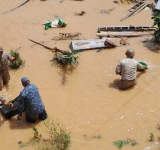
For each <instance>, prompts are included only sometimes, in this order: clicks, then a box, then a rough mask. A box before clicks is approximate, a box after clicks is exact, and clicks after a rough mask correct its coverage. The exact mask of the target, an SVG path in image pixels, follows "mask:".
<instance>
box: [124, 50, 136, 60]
mask: <svg viewBox="0 0 160 150" xmlns="http://www.w3.org/2000/svg"><path fill="white" fill-rule="evenodd" d="M134 55H135V51H134V50H133V49H127V51H126V56H127V58H133V57H134Z"/></svg>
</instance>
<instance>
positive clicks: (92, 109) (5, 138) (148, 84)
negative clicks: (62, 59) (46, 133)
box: [0, 0, 160, 150]
mask: <svg viewBox="0 0 160 150" xmlns="http://www.w3.org/2000/svg"><path fill="white" fill-rule="evenodd" d="M14 1H15V2H14ZM0 3H1V5H0V11H1V13H3V12H5V11H7V10H9V9H12V8H14V7H16V6H17V5H19V4H20V3H22V1H20V0H5V1H2V0H0ZM129 7H130V5H127V4H124V5H121V4H115V3H113V0H85V1H82V2H79V1H72V0H64V2H62V3H60V1H59V0H48V1H45V2H43V1H39V0H33V1H30V2H29V3H27V4H26V5H24V6H23V7H20V8H19V9H17V10H15V11H12V12H9V13H6V14H4V15H0V24H1V26H0V35H1V36H0V45H3V47H4V50H5V51H7V52H9V51H10V50H11V49H16V48H19V47H21V48H20V49H19V50H18V52H19V53H20V54H21V57H22V58H23V59H24V60H25V66H24V67H22V68H20V69H18V70H16V71H13V70H11V71H10V74H11V80H10V83H9V88H4V89H3V91H2V92H1V93H2V94H3V95H4V97H5V98H6V99H8V100H12V99H14V98H15V97H16V96H18V95H19V93H20V91H21V90H22V89H23V87H22V85H21V82H20V79H21V77H23V76H27V77H29V78H30V80H31V82H32V83H34V84H36V85H37V86H38V88H39V90H40V94H41V96H42V99H43V101H44V104H45V106H46V110H47V112H48V115H49V117H51V118H52V117H53V118H58V120H59V121H60V122H62V123H63V124H64V125H65V126H66V127H67V128H68V129H69V130H70V131H71V139H72V143H71V150H117V149H118V148H117V147H116V146H115V145H114V144H113V142H114V141H117V140H125V139H127V138H131V139H135V140H136V141H137V142H138V145H136V146H135V147H131V146H130V145H127V146H124V147H123V149H124V150H132V149H135V150H148V149H153V150H158V149H159V147H160V145H159V141H158V139H157V137H158V136H160V131H158V130H157V128H156V126H157V124H159V123H160V107H159V106H160V98H159V95H160V94H159V88H160V76H159V75H160V54H159V52H158V51H153V50H151V44H150V42H142V41H145V40H147V39H149V40H150V39H151V38H152V37H151V36H145V37H141V38H133V39H129V40H128V42H129V43H130V45H129V46H122V47H118V48H113V49H104V50H102V51H100V52H97V50H88V51H84V52H82V53H79V54H78V56H79V65H78V67H77V68H75V69H74V70H73V71H69V70H67V71H66V70H63V69H62V68H60V67H57V66H56V65H54V64H53V63H52V61H51V60H52V58H53V54H52V53H51V52H50V51H48V50H47V49H44V48H43V47H41V46H38V45H34V44H33V43H32V42H30V41H29V40H28V38H31V39H33V40H36V41H39V42H42V41H44V42H45V43H46V44H47V45H48V46H50V47H55V46H57V47H58V48H60V49H64V50H69V47H68V45H69V44H70V42H71V41H70V40H67V41H53V40H52V39H53V37H54V36H57V35H58V34H59V33H60V32H67V33H68V32H69V33H73V32H80V33H82V37H81V38H83V39H94V38H98V37H96V32H97V29H98V27H99V26H109V25H110V26H111V25H112V26H117V25H152V24H153V20H151V15H152V12H151V10H143V11H142V12H140V13H139V14H137V15H135V16H133V17H130V18H128V19H126V20H125V21H123V22H120V19H121V18H122V17H124V16H125V15H126V11H127V9H128V8H129ZM111 8H114V10H113V11H112V12H110V14H102V13H100V12H101V10H108V9H111ZM81 11H85V12H86V14H85V15H84V16H75V15H74V13H75V12H81ZM56 16H59V17H61V18H63V19H64V20H65V21H66V22H67V24H68V25H67V27H66V28H63V29H56V28H54V29H49V30H44V26H43V25H42V23H44V21H45V20H54V19H55V17H56ZM33 45H34V46H33ZM128 48H133V49H134V50H135V51H136V55H135V59H136V60H141V61H144V62H146V63H147V64H148V67H149V69H148V70H147V71H146V72H145V73H137V74H138V79H137V85H136V86H135V87H134V88H132V89H130V90H127V91H120V90H118V88H117V81H118V80H120V76H117V75H115V67H116V65H117V62H118V60H121V59H123V58H125V51H126V49H128ZM31 126H32V125H31V124H27V123H26V122H25V118H24V117H23V119H22V121H20V122H19V121H17V120H16V117H14V118H12V119H11V120H4V119H2V125H1V127H0V146H1V150H18V149H20V148H19V147H18V144H17V143H18V141H24V142H27V141H28V140H29V138H30V137H32V130H31ZM42 126H43V122H40V123H39V124H37V125H36V127H37V128H38V129H39V131H40V132H41V128H42ZM150 132H151V133H153V134H154V136H155V141H154V142H149V136H150ZM95 136H98V137H99V138H94V137H95ZM23 149H26V150H31V149H34V148H32V147H26V148H23Z"/></svg>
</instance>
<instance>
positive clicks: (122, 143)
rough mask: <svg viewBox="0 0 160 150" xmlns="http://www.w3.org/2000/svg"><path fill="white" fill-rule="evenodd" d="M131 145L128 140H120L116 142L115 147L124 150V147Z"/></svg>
mask: <svg viewBox="0 0 160 150" xmlns="http://www.w3.org/2000/svg"><path fill="white" fill-rule="evenodd" d="M127 144H129V141H128V140H118V141H115V142H114V145H116V146H117V147H118V148H122V147H123V146H124V145H127Z"/></svg>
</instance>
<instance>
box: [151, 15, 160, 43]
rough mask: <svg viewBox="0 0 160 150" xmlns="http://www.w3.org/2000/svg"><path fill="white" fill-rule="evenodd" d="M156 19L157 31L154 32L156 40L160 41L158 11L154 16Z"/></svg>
mask: <svg viewBox="0 0 160 150" xmlns="http://www.w3.org/2000/svg"><path fill="white" fill-rule="evenodd" d="M152 19H154V26H156V31H155V32H154V38H155V42H157V43H159V42H160V13H157V14H156V15H154V16H153V17H152Z"/></svg>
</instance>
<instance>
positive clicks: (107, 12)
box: [100, 8, 115, 15]
mask: <svg viewBox="0 0 160 150" xmlns="http://www.w3.org/2000/svg"><path fill="white" fill-rule="evenodd" d="M114 9H115V8H111V9H108V10H101V11H100V13H102V14H108V15H109V14H110V13H111V12H112V11H113V10H114Z"/></svg>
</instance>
